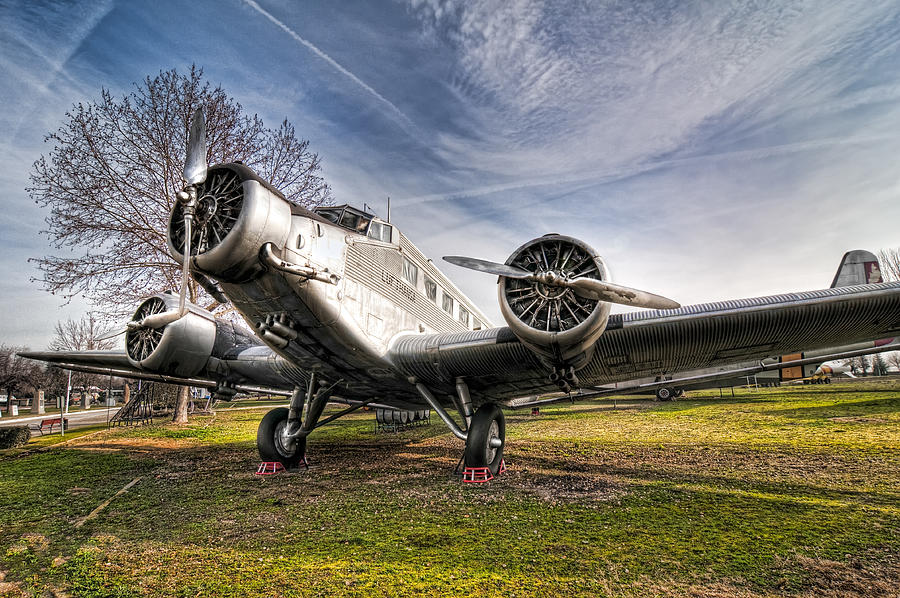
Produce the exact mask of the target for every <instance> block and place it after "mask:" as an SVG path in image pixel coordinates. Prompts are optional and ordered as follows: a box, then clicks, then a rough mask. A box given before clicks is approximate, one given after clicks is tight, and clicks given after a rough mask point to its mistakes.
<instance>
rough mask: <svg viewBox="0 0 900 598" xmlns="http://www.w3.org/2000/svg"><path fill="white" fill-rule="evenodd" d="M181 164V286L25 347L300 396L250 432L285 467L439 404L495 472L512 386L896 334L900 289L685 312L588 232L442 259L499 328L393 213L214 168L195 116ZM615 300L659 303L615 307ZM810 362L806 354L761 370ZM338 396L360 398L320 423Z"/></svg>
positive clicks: (478, 462)
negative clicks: (495, 255) (296, 198)
mask: <svg viewBox="0 0 900 598" xmlns="http://www.w3.org/2000/svg"><path fill="white" fill-rule="evenodd" d="M184 178H185V181H186V185H185V188H184V189H183V190H182V191H181V192H179V193H178V200H177V201H176V202H175V205H174V207H173V210H172V214H171V219H170V222H169V225H168V231H167V236H168V240H169V245H170V251H171V253H172V255H173V257H174V258H175V259H177V260H179V261H180V262H181V263H182V265H183V280H182V291H181V294H180V295H174V294H160V295H156V296H153V297H150V298H148V299H147V300H145V301H143V302H142V303H141V304H140V305H139V307H138V308H137V310H136V311H135V314H134V316H133V317H132V320H131V321H130V322H129V323H128V326H127V328H126V330H125V334H126V339H125V344H126V350H125V351H112V352H43V353H27V354H26V355H27V356H29V357H32V358H35V359H42V360H45V361H50V362H54V363H57V364H60V365H61V366H62V367H66V368H70V369H78V370H83V371H91V372H103V373H112V374H116V375H121V376H126V377H136V378H145V379H151V380H159V381H164V382H172V383H181V384H190V385H193V386H204V387H208V388H211V389H213V390H214V392H215V393H216V395H217V396H220V397H224V396H228V395H231V394H234V393H235V392H240V391H266V392H272V393H280V394H284V395H289V396H290V397H291V400H290V407H289V408H279V409H273V410H272V411H270V412H269V413H267V414H266V416H265V417H264V418H263V420H262V422H261V423H260V426H259V429H258V433H257V445H258V448H259V451H260V455H261V456H262V458H263V460H265V461H280V462H282V463H284V464H285V465H286V466H288V467H292V466H294V465H296V464H297V463H299V462H300V461H301V460H302V459H303V458H304V457H305V454H306V440H307V437H308V436H309V435H310V433H311V432H312V431H313V430H314V429H315V428H316V427H317V426H319V425H321V424H323V423H325V422H326V421H331V420H332V419H335V418H336V417H339V416H341V415H343V414H344V413H347V412H349V411H352V410H353V409H356V408H359V407H361V406H363V405H370V404H371V405H376V406H378V407H381V408H396V409H400V410H408V411H415V410H420V409H422V408H431V409H433V410H434V411H435V412H436V413H437V414H438V416H439V417H440V418H441V419H442V420H443V421H444V423H445V424H446V425H447V426H448V428H449V429H450V430H451V432H452V433H453V434H454V435H456V436H457V437H459V438H460V439H461V440H463V441H464V442H465V462H466V466H467V467H469V468H472V469H476V468H483V469H486V470H487V471H489V472H490V473H492V474H495V473H497V471H498V470H499V468H500V465H501V462H502V458H503V450H504V446H505V418H504V416H503V412H502V410H501V405H502V404H504V403H506V402H508V401H510V400H512V399H515V398H518V397H523V396H529V395H539V394H545V393H548V392H568V391H571V390H574V389H578V388H594V387H597V386H601V385H606V384H611V383H617V382H625V381H628V380H636V379H641V378H645V377H655V378H659V379H660V380H664V381H665V380H666V378H669V377H672V375H673V373H677V372H687V371H693V370H701V369H709V368H721V367H725V366H728V365H729V364H741V363H743V362H746V361H747V360H763V359H765V358H767V357H769V356H772V355H787V354H790V353H793V352H796V351H799V350H802V349H805V350H813V349H820V348H825V347H833V346H839V345H845V344H850V343H855V342H863V341H866V339H872V338H886V337H889V336H893V335H894V334H900V283H881V284H858V285H853V286H837V287H835V288H830V289H824V290H820V291H810V292H802V293H793V294H785V295H776V296H771V297H759V298H754V299H739V300H734V301H724V302H718V303H709V304H703V305H693V306H687V307H679V306H678V304H677V303H675V302H674V301H671V300H669V299H666V298H664V297H661V296H659V295H655V294H652V293H647V292H645V291H639V290H636V289H631V288H628V287H625V286H621V285H617V284H613V283H612V282H611V281H610V277H609V271H608V269H607V266H606V263H605V262H604V260H603V259H602V258H601V257H600V256H599V254H598V253H597V252H596V251H595V250H594V249H593V248H592V247H591V246H589V245H588V244H587V243H585V242H583V241H581V240H578V239H575V238H572V237H568V236H565V235H559V234H549V235H545V236H543V237H538V238H536V239H532V240H531V241H528V242H526V243H525V244H523V245H522V246H520V247H519V248H517V249H515V250H514V251H513V252H512V254H511V256H510V257H509V258H508V259H507V260H506V261H505V263H497V262H491V261H487V260H483V259H474V258H461V257H451V258H448V261H451V262H452V263H455V264H457V265H461V266H465V267H468V268H473V269H476V270H479V271H483V272H487V273H489V274H493V275H496V276H497V279H496V281H497V292H498V300H499V302H500V311H501V313H502V315H503V318H504V320H505V322H506V326H501V327H490V326H489V323H488V321H487V318H486V317H485V316H484V314H483V313H482V312H481V311H480V310H479V309H478V308H477V307H476V306H475V305H474V304H473V303H472V302H471V301H470V300H469V299H468V298H467V297H465V295H463V294H462V293H461V292H460V291H459V289H457V288H456V287H455V286H454V285H453V284H452V283H451V282H450V280H449V279H448V278H447V277H446V276H444V275H443V274H442V273H441V271H440V270H439V269H438V268H437V267H436V266H435V264H434V263H433V262H432V261H431V260H429V259H427V258H426V256H424V255H423V254H422V253H421V252H420V251H419V250H418V249H417V248H416V247H415V245H413V244H412V243H411V242H410V241H409V239H407V238H406V237H405V236H404V235H403V234H402V233H401V232H400V231H399V230H397V229H396V227H394V226H393V225H392V224H391V223H390V222H387V221H384V220H381V219H379V218H376V217H374V216H373V215H371V214H368V213H366V212H364V211H362V210H358V209H355V208H353V207H351V206H323V207H319V208H317V209H315V210H314V211H308V210H305V209H303V208H300V207H298V206H295V205H292V204H291V203H290V202H288V201H287V200H286V199H285V198H284V196H283V195H281V194H280V193H279V192H278V190H277V189H274V188H273V187H272V186H271V185H269V184H268V183H267V182H266V181H264V180H262V179H260V178H259V177H258V176H257V175H256V174H255V173H254V172H253V171H252V170H250V169H249V168H247V167H246V166H244V165H242V164H221V165H217V166H214V167H212V168H208V167H207V164H206V148H205V125H204V121H203V115H202V112H201V111H199V110H198V112H197V116H196V118H195V120H194V124H193V126H192V128H191V134H190V140H189V148H188V160H187V163H186V165H185V168H184ZM192 274H193V276H195V278H196V279H197V281H198V282H199V283H201V284H202V285H203V286H204V287H205V288H207V290H208V291H209V292H210V293H211V294H213V295H214V296H218V297H222V298H225V299H227V300H229V301H230V302H231V304H232V305H233V306H234V307H235V309H236V310H237V312H238V313H240V314H241V316H242V317H243V319H244V320H245V322H247V324H248V325H249V326H250V327H251V328H252V329H253V333H252V334H250V333H248V332H247V331H245V330H243V329H242V328H241V327H239V326H236V325H234V324H232V323H227V322H222V321H218V320H216V319H215V318H213V317H212V316H211V315H210V314H209V313H207V312H205V311H203V310H202V309H199V308H197V307H196V306H193V305H191V304H190V303H189V302H187V301H186V297H185V290H186V287H187V282H188V278H189V277H190V276H191V275H192ZM612 303H618V304H624V305H631V306H638V307H646V308H651V309H649V310H647V311H640V312H634V313H628V314H613V315H611V314H610V306H611V304H612ZM869 352H871V351H869ZM850 353H851V354H852V352H850ZM837 357H839V356H829V357H826V358H825V359H828V358H837ZM820 362H821V359H820ZM798 364H799V365H804V364H805V361H804V360H803V359H800V360H793V361H787V362H782V363H777V364H772V365H771V366H769V365H766V364H762V363H761V362H760V363H759V365H758V366H754V367H756V368H761V370H760V371H763V370H765V369H766V368H769V369H780V368H783V367H791V366H794V365H798ZM749 369H753V368H749ZM747 370H748V368H738V369H737V370H733V371H732V372H730V374H731V375H735V372H738V375H742V374H741V372H744V371H747ZM716 375H720V374H716ZM700 378H702V376H701V377H700ZM696 381H701V380H699V379H698V380H696ZM682 382H684V380H679V379H676V380H674V381H672V383H673V384H682ZM653 384H660V383H658V382H656V383H653ZM653 384H649V385H639V386H640V387H641V388H651V389H652V388H653ZM662 384H666V382H662ZM635 389H639V388H638V387H634V388H632V389H627V390H635ZM622 391H623V389H617V390H616V392H622ZM603 392H604V391H597V392H596V393H595V394H596V395H597V396H600V395H601V394H602V393H603ZM329 400H335V401H342V402H345V403H347V404H348V408H347V409H346V410H344V411H343V412H341V413H339V414H336V415H335V416H332V417H329V418H327V420H322V421H320V417H321V415H322V411H323V410H324V408H325V405H326V403H327V402H328V401H329ZM448 409H453V410H455V411H456V412H458V414H459V417H458V420H457V419H455V418H454V417H453V416H451V415H450V413H449V412H448Z"/></svg>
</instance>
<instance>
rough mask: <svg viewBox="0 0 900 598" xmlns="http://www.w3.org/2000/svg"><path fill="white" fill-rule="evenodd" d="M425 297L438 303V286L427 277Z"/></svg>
mask: <svg viewBox="0 0 900 598" xmlns="http://www.w3.org/2000/svg"><path fill="white" fill-rule="evenodd" d="M425 296H426V297H428V299H430V300H431V301H434V302H435V303H437V285H436V284H435V283H434V281H433V280H431V279H430V278H428V277H427V276H426V277H425Z"/></svg>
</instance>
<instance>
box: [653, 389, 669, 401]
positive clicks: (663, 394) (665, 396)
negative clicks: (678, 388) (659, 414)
mask: <svg viewBox="0 0 900 598" xmlns="http://www.w3.org/2000/svg"><path fill="white" fill-rule="evenodd" d="M656 398H657V399H659V400H660V401H671V400H672V389H671V388H669V387H668V386H663V387H662V388H657V389H656Z"/></svg>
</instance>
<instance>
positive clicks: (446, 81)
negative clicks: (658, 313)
mask: <svg viewBox="0 0 900 598" xmlns="http://www.w3.org/2000/svg"><path fill="white" fill-rule="evenodd" d="M191 64H197V65H198V66H201V67H202V68H203V69H204V72H205V75H206V77H207V79H208V80H209V81H211V82H212V83H213V84H214V85H221V86H222V87H223V89H224V90H225V91H226V92H227V93H228V94H229V95H231V96H232V97H234V98H235V99H236V100H237V101H238V102H240V103H241V105H242V106H243V107H244V110H245V111H246V112H249V113H256V114H258V115H259V116H260V117H261V118H262V119H263V120H264V121H265V122H266V123H267V124H268V125H269V126H276V125H277V124H278V123H280V122H281V121H282V120H283V119H285V118H287V119H288V120H289V121H290V122H292V123H293V124H294V125H295V127H296V130H297V133H298V135H299V136H301V137H303V138H306V139H309V141H310V146H311V149H312V151H314V152H316V153H318V155H319V156H320V158H321V160H322V166H323V174H324V176H325V178H326V180H327V182H328V183H329V184H330V185H331V187H332V189H333V195H334V199H335V201H336V202H337V203H351V204H355V205H359V206H362V204H363V203H364V202H365V203H366V204H368V205H369V206H372V207H374V209H375V210H376V212H378V213H379V214H380V215H382V216H385V215H386V209H385V204H386V198H387V197H388V196H390V197H391V202H392V213H391V217H392V221H393V223H394V224H396V225H397V226H398V228H400V229H401V230H402V231H403V232H404V233H405V234H406V235H407V236H408V237H409V238H410V239H411V240H412V241H413V242H414V243H415V244H416V245H417V246H418V247H419V248H420V249H422V250H423V251H424V252H425V254H426V255H428V256H429V257H432V258H433V259H435V261H439V258H440V256H443V255H449V254H463V255H470V256H473V257H480V258H483V259H488V260H494V261H500V262H502V261H505V259H506V258H507V257H508V256H509V255H510V254H511V253H512V252H513V250H515V248H517V247H518V246H519V245H521V244H523V243H525V242H526V241H528V240H530V239H532V238H534V237H537V236H540V235H543V234H545V233H550V232H556V233H563V234H568V235H571V236H574V237H578V238H580V239H582V240H584V241H585V242H587V243H588V244H590V245H591V246H593V247H594V248H595V249H596V250H597V251H598V252H599V253H600V254H601V255H602V256H604V258H605V259H606V261H607V263H608V264H609V265H610V268H611V270H612V272H613V276H614V279H615V281H616V282H619V283H621V284H625V285H628V286H633V287H637V288H640V289H644V290H647V291H650V292H653V293H657V294H662V295H665V296H668V297H671V298H673V299H675V300H677V301H679V302H681V303H682V304H685V305H688V304H694V303H702V302H707V301H714V300H723V299H730V298H738V297H752V296H760V295H768V294H775V293H785V292H793V291H802V290H810V289H818V288H824V287H827V286H828V285H829V284H830V282H831V279H832V277H833V276H834V272H835V270H836V269H837V266H838V263H839V261H840V259H841V256H842V255H843V253H844V252H845V251H847V250H850V249H870V250H873V251H877V250H878V249H880V248H887V247H897V246H900V238H898V234H897V230H898V222H900V202H898V199H897V198H898V195H900V168H898V160H900V102H898V100H900V3H897V2H896V1H891V2H880V1H877V0H867V1H864V2H840V3H833V2H812V1H809V2H802V1H797V2H790V1H786V2H766V1H764V0H763V1H759V2H752V3H750V2H745V1H737V2H727V1H725V0H715V1H708V2H690V1H675V0H672V1H670V2H650V1H647V2H631V1H609V2H584V1H568V0H548V1H546V2H541V1H537V0H503V1H496V2H490V1H483V0H464V1H463V0H459V1H456V0H451V1H447V2H438V1H435V0H409V1H397V2H388V1H384V2H375V1H359V2H327V1H322V2H312V1H310V2H293V1H286V0H216V1H208V0H197V1H194V2H190V3H187V2H185V3H179V2H170V1H166V0H155V1H154V2H152V3H150V2H124V1H116V0H83V1H77V2H76V1H74V0H73V1H62V2H61V1H50V2H41V1H33V2H9V1H8V0H0V77H2V80H3V85H2V86H0V106H2V110H0V161H2V165H3V168H0V193H2V198H3V199H2V200H0V201H3V202H4V204H5V205H4V209H3V210H2V211H0V314H2V316H0V344H7V345H25V346H29V347H31V348H33V349H39V348H44V347H46V346H47V344H48V343H49V342H50V340H51V338H52V334H53V327H54V325H55V324H56V322H57V321H60V320H64V319H66V318H74V319H77V318H79V317H80V316H81V315H82V314H83V313H84V312H85V311H87V310H89V309H91V302H90V298H89V297H78V298H75V299H74V300H72V301H71V302H70V303H68V304H66V303H65V302H64V301H63V300H62V299H60V298H59V297H57V296H53V295H51V294H49V293H48V292H46V291H44V290H43V289H42V288H41V285H40V283H38V282H33V280H32V279H33V278H36V277H39V276H40V273H39V272H38V271H37V270H36V269H35V268H34V266H33V265H32V264H31V263H29V261H28V259H29V258H32V257H37V256H43V255H47V254H49V253H51V251H52V250H51V247H50V245H49V241H48V239H47V237H46V235H42V234H41V231H42V230H43V229H44V228H45V225H44V218H45V217H46V215H47V214H46V212H45V210H44V209H42V208H40V207H39V206H37V205H35V204H34V203H33V201H32V200H31V199H30V198H29V196H28V194H27V193H26V191H25V188H26V187H27V186H28V174H29V172H30V170H31V165H32V164H33V163H34V161H35V160H37V159H38V158H39V157H40V156H41V155H42V154H47V153H48V152H49V150H50V148H49V147H48V146H47V145H46V144H45V143H44V141H43V140H44V136H45V135H46V134H48V133H50V132H51V131H54V130H56V129H57V128H59V127H60V126H61V124H62V123H63V121H64V119H65V113H66V111H67V110H69V109H70V108H71V107H72V106H73V105H74V104H77V103H79V102H84V103H87V102H91V101H93V100H95V99H97V98H98V97H99V94H100V90H101V89H102V88H106V89H109V90H111V91H112V92H113V93H114V94H116V95H119V96H121V95H123V94H126V93H128V92H129V91H130V90H131V89H133V85H134V83H135V82H137V81H141V80H142V79H143V78H144V77H146V76H148V75H156V74H158V73H159V72H160V71H162V70H169V69H172V68H176V69H179V70H181V71H186V70H187V69H188V68H189V67H190V65H191ZM441 267H442V269H443V271H444V272H445V273H446V274H447V275H448V276H449V277H450V278H451V279H452V280H454V281H455V282H456V283H457V285H458V286H459V287H460V288H461V289H462V290H463V292H465V293H466V294H468V295H469V296H470V297H471V298H472V299H473V300H474V301H475V302H476V303H477V304H478V305H479V306H481V308H482V309H483V310H484V311H485V312H486V313H487V314H488V315H489V316H490V317H491V318H492V319H493V321H494V324H501V323H502V319H501V317H500V315H499V309H498V308H497V299H496V287H495V284H494V279H493V278H492V277H490V276H487V275H483V274H478V273H475V272H469V271H466V270H463V269H460V268H457V267H455V266H451V265H449V264H444V266H441Z"/></svg>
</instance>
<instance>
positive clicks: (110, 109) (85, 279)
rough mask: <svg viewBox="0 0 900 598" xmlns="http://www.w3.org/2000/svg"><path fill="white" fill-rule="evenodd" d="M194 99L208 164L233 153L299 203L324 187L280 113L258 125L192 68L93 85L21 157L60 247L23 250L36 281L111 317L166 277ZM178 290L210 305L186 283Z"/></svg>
mask: <svg viewBox="0 0 900 598" xmlns="http://www.w3.org/2000/svg"><path fill="white" fill-rule="evenodd" d="M198 106H203V107H204V110H205V112H206V126H207V141H208V159H209V161H210V163H213V164H214V163H219V162H232V161H241V162H243V163H244V164H246V165H247V166H249V167H251V168H253V169H254V170H255V171H257V172H258V173H259V174H260V176H262V177H263V178H265V179H267V180H269V181H270V182H271V183H272V184H273V185H274V186H275V187H277V188H278V189H279V190H280V191H282V193H284V195H285V197H287V198H288V199H289V200H290V201H292V202H295V203H298V204H301V205H310V204H314V203H321V202H322V201H324V200H327V199H328V198H329V197H330V190H329V188H328V185H327V184H326V183H325V182H324V180H323V179H322V177H321V176H320V175H319V168H320V165H319V157H318V156H317V155H316V154H314V153H312V152H310V151H309V142H308V141H305V140H299V139H297V137H296V136H295V133H294V127H293V126H292V125H291V124H290V123H288V121H287V120H285V121H284V122H282V123H281V126H280V127H279V128H278V129H268V128H266V127H265V126H264V124H263V122H262V120H261V119H260V118H259V117H258V116H256V115H253V116H249V115H247V114H245V113H244V112H243V109H242V108H241V105H240V104H238V103H237V102H235V101H234V100H233V99H232V98H230V97H229V96H228V95H227V94H226V93H225V91H224V90H223V89H222V88H221V87H216V88H212V87H211V86H210V84H209V83H208V82H206V81H204V79H203V71H202V69H199V68H197V67H195V66H192V67H191V70H190V72H189V73H188V74H185V75H182V74H179V73H178V72H177V71H176V70H171V71H165V72H161V73H160V74H159V75H157V76H156V77H153V78H150V77H147V78H146V79H145V80H144V81H142V82H141V83H140V84H136V85H135V89H134V90H133V91H132V92H131V93H130V94H128V95H125V96H123V97H121V98H116V97H114V96H113V94H112V93H111V92H110V91H109V90H107V89H102V90H101V92H100V99H99V100H97V101H94V102H91V103H87V104H83V103H79V104H76V105H75V106H73V107H72V109H71V110H70V111H69V112H67V113H66V120H65V122H64V124H63V125H62V127H61V128H60V129H59V130H58V131H56V132H55V133H51V134H49V135H48V136H47V137H46V141H47V142H49V143H52V144H53V147H52V149H51V150H50V152H49V154H48V155H46V156H41V158H40V159H38V160H37V161H36V162H35V163H34V166H33V167H32V171H31V186H30V187H29V188H28V189H27V191H28V193H29V194H30V195H31V197H32V198H33V199H34V200H35V202H37V203H38V204H39V205H41V206H42V207H45V208H49V209H50V215H49V216H48V217H47V220H46V222H47V227H48V228H47V230H46V231H45V232H46V234H47V235H48V236H49V238H50V242H51V244H52V245H53V246H54V247H55V248H56V249H57V250H61V251H62V254H61V255H49V256H45V257H41V258H36V259H35V260H34V261H35V262H36V263H37V265H38V267H39V268H40V270H41V271H42V272H43V278H42V280H41V282H42V283H43V284H44V287H45V288H46V289H47V290H49V291H50V292H52V293H60V294H63V295H65V296H66V297H71V296H74V295H77V294H80V293H83V294H87V295H89V296H90V298H91V299H92V300H93V301H94V302H95V304H96V305H97V306H98V308H99V309H102V310H104V311H105V312H113V313H115V315H117V316H123V315H125V313H126V312H127V311H129V310H130V309H131V308H133V307H134V305H135V304H136V303H137V302H138V301H139V300H140V299H142V298H144V297H146V296H147V295H148V294H151V293H154V292H157V291H162V290H165V289H173V288H177V287H178V281H179V265H178V264H176V263H175V262H174V261H173V260H172V259H171V257H170V256H169V253H168V248H167V244H166V227H167V223H168V220H169V212H170V210H171V207H172V204H173V201H174V199H175V194H176V193H177V192H178V191H179V190H180V189H181V188H182V186H183V181H182V180H181V171H182V167H183V165H184V159H185V151H186V143H187V141H186V140H187V135H188V128H189V126H190V121H191V117H192V114H193V111H194V110H195V109H196V108H197V107H198ZM190 293H191V294H190V298H191V300H192V301H194V302H197V301H198V300H199V301H200V302H201V303H203V304H204V305H205V306H207V307H210V306H211V303H212V300H211V299H210V298H209V297H207V296H206V295H203V294H202V291H201V290H200V289H199V287H198V286H197V285H192V286H191V289H190Z"/></svg>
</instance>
